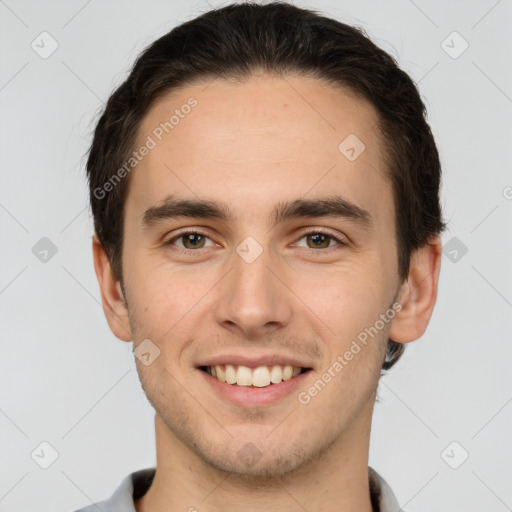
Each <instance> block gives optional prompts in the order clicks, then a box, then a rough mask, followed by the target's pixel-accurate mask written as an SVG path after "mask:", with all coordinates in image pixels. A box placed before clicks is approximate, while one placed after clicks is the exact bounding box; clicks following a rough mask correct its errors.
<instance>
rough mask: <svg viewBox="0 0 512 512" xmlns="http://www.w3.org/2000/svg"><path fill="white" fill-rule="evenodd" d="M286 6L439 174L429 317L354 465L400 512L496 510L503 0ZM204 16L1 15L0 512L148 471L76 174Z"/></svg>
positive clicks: (504, 415)
mask: <svg viewBox="0 0 512 512" xmlns="http://www.w3.org/2000/svg"><path fill="white" fill-rule="evenodd" d="M209 3H210V5H215V6H217V5H221V4H220V2H214V1H210V2H209ZM295 3H296V4H297V5H300V6H304V7H310V8H317V9H320V10H323V11H324V12H325V13H327V14H330V15H332V16H334V17H336V18H338V19H340V20H341V21H345V22H348V23H350V24H356V25H360V26H363V27H365V28H366V30H367V31H368V33H369V35H370V36H371V37H372V38H373V40H374V41H375V42H376V43H377V44H378V45H380V46H381V47H382V48H384V49H385V50H387V51H389V52H390V53H391V54H392V55H393V56H395V57H396V58H397V59H398V61H399V63H400V65H401V66H402V67H403V68H404V69H405V70H406V71H407V72H408V73H409V74H410V75H411V76H412V77H413V79H414V80H415V81H416V82H417V83H418V84H419V88H420V91H421V93H422V96H423V97H424V100H425V102H426V105H427V109H428V111H429V121H430V124H431V126H432V129H433V131H434V135H435V137H436V140H437V143H438V147H439V150H440V153H441V158H442V164H443V169H444V182H443V207H444V211H445V217H446V219H447V220H448V221H449V231H448V232H447V233H446V234H445V236H444V238H443V243H444V244H445V255H444V256H443V262H442V271H441V280H440V289H439V298H438V304H437V306H436V309H435V311H434V315H433V318H432V321H431V323H430V325H429V327H428V329H427V332H426V333H425V335H424V336H423V337H422V338H421V339H420V340H417V341H415V342H413V343H411V344H409V345H407V350H406V352H405V355H404V357H403V359H402V360H401V361H400V363H399V364H398V365H397V367H395V368H394V369H393V370H392V371H391V372H390V373H389V375H388V376H386V377H385V378H383V379H382V381H381V383H380V386H379V395H380V397H381V399H382V402H381V403H378V404H376V409H375V416H374V423H373V432H372V438H371V447H370V448H371V449H370V464H371V465H372V466H373V467H374V468H375V469H377V471H379V472H380V473H381V474H382V475H383V476H384V478H386V480H387V481H388V482H389V483H390V485H391V487H392V488H393V489H394V491H395V493H396V495H397V498H398V500H399V502H400V505H401V506H403V507H405V508H406V510H408V511H409V512H427V511H431V510H436V511H438V512H441V511H449V510H450V511H452V510H465V511H466V512H476V511H481V510H486V511H488V510H493V511H497V512H499V511H502V510H503V511H505V510H512V486H511V485H510V483H511V477H512V456H511V455H512V440H511V439H512V438H511V435H510V434H511V431H512V428H511V427H512V404H511V402H512V373H511V372H510V366H511V360H512V357H511V356H512V344H511V343H510V341H511V340H510V331H511V327H512V321H511V319H512V315H511V312H512V309H511V308H512V271H511V261H512V260H511V255H512V236H511V229H510V227H511V220H512V173H511V171H510V169H511V167H510V146H511V142H512V127H511V124H512V123H511V114H512V76H511V67H510V51H511V49H512V30H511V20H512V1H511V0H501V1H496V0H489V1H487V0H485V1H484V0H482V1H465V2H462V1H449V2H447V1H428V2H427V1H420V0H416V1H412V0H396V1H386V2H383V1H334V0H332V1H327V0H326V1H318V2H302V1H300V2H299V1H297V2H295ZM207 8H208V2H206V1H200V0H197V1H195V2H185V1H173V2H170V1H163V0H161V1H157V0H153V1H145V2H142V1H139V2H133V1H131V2H128V1H109V2H106V1H103V2H102V1H99V0H90V1H83V0H76V1H75V0H73V1H69V0H68V1H66V2H64V1H59V2H50V1H46V2H41V1H39V2H36V1H17V2H15V1H14V0H0V47H1V52H2V59H1V62H0V66H1V67H0V108H1V115H0V165H1V173H2V175H1V183H2V186H1V188H0V223H1V240H2V244H1V247H2V249H1V252H0V254H1V262H2V264H1V266H0V269H1V270H0V271H1V274H0V315H1V326H2V327H1V336H2V337H1V343H2V353H1V358H0V435H1V442H0V511H3V512H11V511H12V512H14V511H20V510H23V511H28V510H38V511H39V512H44V511H52V512H59V511H71V510H74V509H76V508H79V507H81V506H85V505H87V504H89V503H90V502H91V501H98V500H100V499H104V498H106V497H108V496H110V494H111V493H112V492H113V491H114V489H115V488H116V487H117V486H118V485H119V483H120V481H121V480H122V478H124V477H125V476H126V475H127V474H128V473H130V472H132V471H135V470H137V469H140V468H144V467H149V466H152V465H154V463H155V454H154V450H155V448H154V432H153V410H152V408H151V407H150V405H149V404H148V402H147V401H146V398H145V396H144V394H143V392H142V389H141V387H140V384H139V381H138V377H137V374H136V370H135V364H134V361H133V355H132V354H131V343H124V342H121V341H119V340H117V339H116V338H115V337H114V336H113V335H112V334H111V333H110V331H109V329H108V327H107V324H106V321H105V319H104V316H103V312H102V309H101V307H100V295H99V291H98V285H97V282H96V278H95V275H94V270H93V264H92V257H91V247H90V246H91V243H90V240H91V235H92V223H91V219H90V216H89V212H88V208H87V195H86V183H85V178H84V163H85V158H84V156H83V155H84V154H85V152H86V150H87V147H88V144H89V141H90V134H91V129H92V126H93V124H92V120H93V116H94V115H95V113H96V112H97V110H98V109H99V108H100V107H101V106H102V104H103V102H104V101H105V100H106V99H107V97H108V95H109V94H110V92H111V90H112V89H113V87H114V86H115V85H117V84H119V83H120V82H121V80H123V78H124V77H125V76H126V73H127V71H128V69H129V67H130V65H131V64H132V62H133V60H134V58H135V56H136V55H137V54H138V52H139V51H140V50H141V49H142V48H144V47H145V46H146V45H147V44H148V43H149V42H151V41H152V40H154V39H155V38H156V37H158V36H160V35H162V34H164V33H165V32H167V31H168V30H169V29H170V28H172V27H173V26H175V25H176V24H178V23H180V22H182V21H185V20H188V19H190V18H192V17H194V16H196V15H198V14H200V13H201V12H203V11H204V10H206V9H207ZM43 31H46V32H48V33H49V34H50V35H51V37H52V38H53V39H54V40H55V41H56V42H57V43H58V48H57V50H56V51H55V52H54V53H53V54H52V55H50V56H48V57H47V58H42V57H41V56H40V53H38V52H36V51H35V50H34V49H33V48H32V47H31V43H32V42H33V41H35V43H34V44H38V45H39V47H36V48H37V49H38V51H39V52H42V51H43V50H44V51H49V49H51V44H52V41H51V40H50V39H49V38H48V36H39V35H40V34H41V32H43ZM454 31H456V32H458V34H460V36H458V35H456V34H455V35H453V34H452V33H453V32H454ZM42 37H45V38H46V39H44V41H43V42H41V38H42ZM443 41H445V42H444V43H443ZM464 41H467V43H468V44H469V47H468V48H467V49H466V51H464V52H463V53H461V54H460V52H461V50H463V49H464ZM43 46H44V48H43ZM450 53H451V55H450ZM459 54H460V55H459ZM454 57H456V58H454ZM43 237H47V238H48V239H49V240H50V241H51V243H52V244H53V245H54V246H55V247H53V246H52V245H51V244H49V242H48V240H43V241H40V240H41V239H42V238H43ZM34 247H35V249H33V248H34ZM464 247H466V248H467V253H465V254H464ZM45 250H46V251H48V252H44V251H45ZM52 250H53V252H55V250H57V252H56V253H55V254H53V252H52ZM454 441H455V442H456V443H457V444H451V443H452V442H454ZM42 442H47V443H49V444H50V445H51V447H52V448H50V447H48V446H47V445H42V446H41V443H42ZM447 447H448V448H447ZM52 449H53V450H55V451H56V452H57V453H58V458H57V459H56V460H55V461H54V462H53V464H51V465H50V466H49V467H48V468H47V469H43V468H41V467H40V465H47V464H49V463H50V462H52ZM466 452H467V454H469V457H468V458H467V460H465V461H464V457H465V454H466ZM31 454H32V455H31ZM451 466H454V467H455V466H458V467H457V469H454V468H453V467H451ZM310 512H313V511H310Z"/></svg>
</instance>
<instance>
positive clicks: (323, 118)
mask: <svg viewBox="0 0 512 512" xmlns="http://www.w3.org/2000/svg"><path fill="white" fill-rule="evenodd" d="M377 122H378V114H377V112H376V110H375V109H374V107H373V106H372V105H370V104H369V103H368V102H366V101H365V100H363V99H361V98H360V97H358V96H356V95H355V94H353V93H352V92H350V91H348V90H344V89H341V88H339V87H335V86H333V85H329V84H326V83H325V82H321V81H319V80H317V79H314V78H310V77H305V76H286V77H281V78H272V77H268V76H265V75H261V76H255V77H253V78H251V79H249V80H246V81H244V82H234V81H227V80H223V79H216V80H214V81H210V82H203V83H195V84H191V85H188V86H186V87H183V88H180V89H177V90H174V91H172V92H170V93H168V94H167V95H165V96H163V97H162V98H160V99H159V100H158V101H157V102H155V104H154V105H153V106H152V108H151V109H150V111H149V112H148V113H147V114H146V116H145V118H144V119H143V121H142V123H141V126H140V127H139V131H138V134H137V141H136V144H135V146H136V148H139V147H141V146H143V145H147V146H150V145H151V149H150V150H149V151H148V152H147V155H146V156H144V158H142V159H141V161H140V162H139V163H138V165H137V167H136V169H135V171H134V172H133V173H132V176H131V184H130V190H129V199H130V200H131V201H135V202H136V203H137V204H140V206H141V208H142V207H144V206H145V207H147V206H148V202H151V203H152V204H155V203H158V202H159V201H161V200H163V199H164V198H165V197H166V196H168V195H169V194H170V193H172V194H178V195H180V196H182V197H195V198H197V197H200V198H201V197H208V198H210V199H211V198H213V197H217V198H219V196H224V197H223V198H224V199H227V200H228V201H229V202H230V203H231V204H232V205H233V207H234V209H236V207H237V206H240V208H241V210H242V209H243V207H246V206H247V205H251V206H252V209H251V212H252V214H253V215H254V214H256V213H260V212H259V210H258V211H257V210H255V208H261V212H263V211H264V210H268V208H269V207H270V206H271V205H272V206H273V205H274V203H275V200H276V198H277V197H278V196H279V197H280V199H282V200H288V199H296V198H297V197H304V196H305V195H306V194H313V195H315V194H316V193H318V194H321V193H325V192H339V193H342V194H344V195H349V196H351V198H352V200H353V201H354V202H355V203H358V202H359V203H360V204H361V203H366V205H373V206H374V207H378V206H379V204H381V203H382V204H381V206H382V207H385V206H386V205H385V204H384V203H383V202H385V200H386V197H385V196H388V195H389V194H383V191H386V192H389V190H390V184H389V183H388V180H387V179H386V178H385V176H386V171H385V167H384V158H383V152H382V142H381V139H380V135H379V131H378V129H377ZM150 141H151V142H150ZM383 187H384V188H383ZM388 206H389V205H388Z"/></svg>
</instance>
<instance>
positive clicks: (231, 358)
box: [197, 353, 312, 368]
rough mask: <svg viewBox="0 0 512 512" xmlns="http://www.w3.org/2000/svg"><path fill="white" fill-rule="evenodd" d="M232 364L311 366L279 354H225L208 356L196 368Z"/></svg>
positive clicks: (305, 362) (250, 365)
mask: <svg viewBox="0 0 512 512" xmlns="http://www.w3.org/2000/svg"><path fill="white" fill-rule="evenodd" d="M225 364H232V365H235V366H248V367H249V368H256V367H258V366H273V365H280V366H296V367H299V368H311V367H312V366H311V364H310V363H308V362H307V361H304V360H301V359H298V358H296V357H293V356H287V355H284V354H283V355H280V354H275V353H274V354H260V355H253V356H250V355H248V354H247V353H245V354H236V353H225V354H217V355H215V356H210V357H208V358H207V359H204V360H203V361H201V362H200V363H199V364H198V365H197V367H200V366H215V365H225Z"/></svg>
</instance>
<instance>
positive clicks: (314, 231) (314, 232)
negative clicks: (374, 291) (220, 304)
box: [164, 229, 348, 254]
mask: <svg viewBox="0 0 512 512" xmlns="http://www.w3.org/2000/svg"><path fill="white" fill-rule="evenodd" d="M186 235H200V236H203V237H205V238H210V237H209V236H208V235H207V234H206V233H203V232H202V231H198V230H193V231H183V232H181V233H179V234H178V235H176V236H174V237H172V238H171V239H169V240H167V241H166V242H165V243H164V245H173V244H174V242H176V240H179V239H180V238H182V237H184V236H186ZM307 235H325V236H327V237H328V238H330V239H331V240H334V241H335V242H337V244H336V245H333V246H330V247H326V248H324V249H313V248H311V247H303V249H311V250H312V251H315V252H324V253H325V252H330V251H331V250H333V249H334V250H335V249H336V248H337V247H338V246H342V247H345V246H348V243H347V242H345V241H344V240H342V239H341V238H338V237H337V236H334V235H332V234H331V233H328V232H326V231H323V230H321V229H320V230H319V229H312V230H310V231H305V232H303V233H302V234H301V236H300V237H299V239H298V240H297V241H299V240H302V239H303V238H304V237H305V236H307ZM200 249H202V247H201V248H200ZM176 250H177V251H179V252H182V253H187V254H189V253H191V252H197V251H198V249H184V248H182V247H177V248H176Z"/></svg>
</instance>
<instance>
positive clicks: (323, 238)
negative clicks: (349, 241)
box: [300, 231, 346, 249]
mask: <svg viewBox="0 0 512 512" xmlns="http://www.w3.org/2000/svg"><path fill="white" fill-rule="evenodd" d="M304 238H305V239H306V244H307V248H308V249H329V248H330V247H332V245H331V242H332V241H334V242H336V244H335V245H346V243H345V242H343V240H340V239H339V238H337V237H335V236H333V235H329V234H327V233H323V232H322V231H311V232H309V233H304V235H302V237H301V238H300V240H302V239H304ZM310 242H311V243H310Z"/></svg>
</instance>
